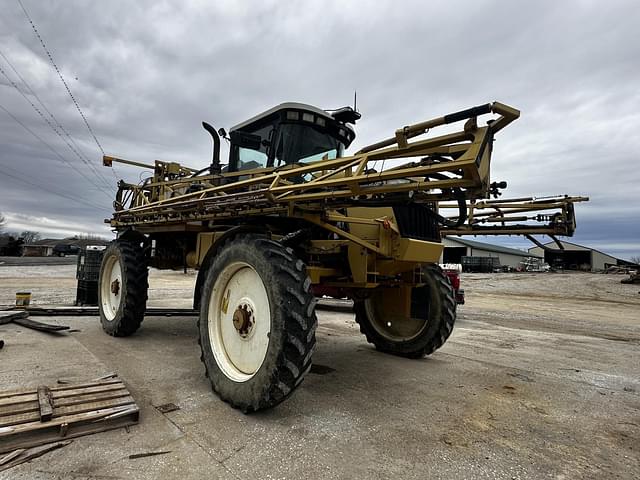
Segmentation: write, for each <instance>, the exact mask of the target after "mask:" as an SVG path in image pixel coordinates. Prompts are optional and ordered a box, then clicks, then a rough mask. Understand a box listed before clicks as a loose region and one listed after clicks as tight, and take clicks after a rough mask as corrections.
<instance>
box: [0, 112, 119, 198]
mask: <svg viewBox="0 0 640 480" xmlns="http://www.w3.org/2000/svg"><path fill="white" fill-rule="evenodd" d="M0 110H3V111H4V112H5V113H6V114H7V115H9V117H11V119H12V120H13V121H14V122H16V123H17V124H18V125H20V126H21V127H22V128H24V129H25V130H26V131H27V132H29V133H30V134H31V135H32V136H34V137H35V138H36V139H37V140H39V141H40V142H41V143H42V144H43V145H45V146H46V147H47V148H48V149H49V150H51V151H52V152H53V153H54V154H55V155H56V157H58V158H59V159H60V161H62V162H63V163H65V164H66V165H68V166H69V167H71V169H72V170H73V171H74V172H76V173H77V174H78V175H81V176H82V177H84V179H85V180H87V181H88V182H90V183H92V184H93V181H92V179H91V177H88V176H87V175H85V174H84V173H83V172H82V171H80V170H78V169H77V168H76V166H75V165H73V164H72V163H71V162H70V161H69V160H67V159H66V158H64V157H63V156H62V155H60V153H59V152H58V151H57V150H56V149H55V148H53V147H52V146H51V145H50V144H49V143H47V142H46V141H45V140H44V139H43V138H42V137H40V135H38V134H37V133H35V132H34V131H33V130H31V129H30V128H29V127H27V126H26V125H25V124H24V123H22V122H21V121H20V119H19V118H17V117H16V116H15V115H13V114H12V113H11V112H10V111H9V110H7V109H6V108H5V107H4V106H3V105H0ZM94 185H95V184H94ZM99 191H100V192H102V193H104V194H105V195H106V196H107V197H109V198H111V195H108V194H107V193H106V192H104V191H103V190H99Z"/></svg>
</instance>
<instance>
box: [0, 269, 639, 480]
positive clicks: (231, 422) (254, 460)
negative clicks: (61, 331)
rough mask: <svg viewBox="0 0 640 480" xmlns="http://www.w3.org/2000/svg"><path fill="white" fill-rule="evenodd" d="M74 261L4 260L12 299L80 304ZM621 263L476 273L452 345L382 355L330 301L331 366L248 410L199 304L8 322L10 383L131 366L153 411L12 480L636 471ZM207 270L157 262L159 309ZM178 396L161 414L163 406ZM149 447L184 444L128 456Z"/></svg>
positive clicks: (1, 329)
mask: <svg viewBox="0 0 640 480" xmlns="http://www.w3.org/2000/svg"><path fill="white" fill-rule="evenodd" d="M74 272H75V266H74V265H44V266H37V265H32V266H11V265H6V264H5V265H0V304H12V303H13V301H14V298H15V292H16V291H18V290H28V291H31V292H33V296H34V303H35V304H54V303H55V304H64V303H66V304H70V303H72V301H73V299H74V296H75V292H74V288H75V280H74ZM620 279H621V277H620V276H618V275H599V274H577V273H576V274H568V273H567V274H495V275H485V274H469V275H464V276H463V279H462V282H463V285H464V288H465V290H466V292H467V305H465V306H464V307H461V308H460V310H459V321H458V323H457V325H456V328H455V330H454V333H453V335H452V337H451V339H450V340H449V341H448V343H447V344H446V345H445V346H444V347H443V348H442V349H441V350H439V351H438V352H436V353H435V354H434V355H432V356H431V357H429V358H427V359H424V360H418V361H411V360H405V359H400V358H395V357H391V356H387V355H384V354H380V353H378V352H376V351H375V350H374V349H373V348H371V347H370V346H369V345H368V344H367V343H366V342H365V340H364V338H363V337H362V336H361V335H360V334H359V333H358V330H357V326H356V325H355V324H354V322H353V317H352V315H351V314H348V313H343V312H336V311H326V310H325V311H320V312H319V319H320V328H319V329H318V350H317V352H316V355H315V357H314V361H315V364H316V365H317V367H316V368H315V370H314V371H312V373H311V374H310V375H309V376H308V377H307V379H306V380H305V382H304V383H303V384H302V386H301V388H300V389H298V391H297V392H296V393H295V394H294V395H293V396H292V397H291V398H290V399H289V400H287V401H286V402H285V403H284V404H282V405H281V406H279V407H278V408H276V409H274V410H271V411H267V412H262V413H259V414H254V415H250V416H245V415H243V414H241V413H239V412H237V411H235V410H232V409H231V408H229V407H228V406H227V405H226V404H224V403H222V402H221V401H219V400H218V399H217V398H216V397H215V396H213V394H212V393H211V391H210V388H209V386H208V384H207V380H206V378H205V377H204V372H203V370H204V369H203V367H202V366H201V364H200V361H199V351H198V346H197V331H196V328H195V320H194V319H193V318H147V319H146V320H145V322H144V323H143V327H142V328H141V330H140V331H139V332H138V333H137V334H136V335H134V336H132V337H129V338H125V339H115V338H111V337H109V336H107V335H105V334H103V333H102V331H101V329H100V327H99V322H98V321H97V319H96V318H89V317H57V318H52V319H48V320H47V319H43V320H47V321H51V322H57V323H62V324H67V325H71V326H72V327H73V328H75V329H78V330H80V331H79V332H75V333H71V334H67V335H60V336H56V337H51V336H47V335H45V334H42V333H38V332H34V331H31V330H26V329H24V328H21V327H18V326H15V325H3V326H0V338H2V339H4V340H5V342H6V346H5V348H4V349H3V350H2V351H0V385H2V386H3V388H17V387H21V386H25V385H38V384H42V383H55V381H56V379H58V378H71V379H78V380H80V379H86V378H93V377H95V376H98V375H100V374H104V373H106V372H110V371H114V370H115V371H117V372H118V373H119V374H120V377H121V378H122V379H123V380H124V381H125V382H126V383H127V384H128V385H129V387H130V390H131V391H132V392H133V395H134V397H135V398H136V400H137V401H138V404H139V405H140V407H141V422H140V424H139V425H137V426H135V427H133V428H131V429H130V432H129V433H127V432H125V431H124V430H117V431H112V432H104V433H100V434H96V435H93V436H88V437H84V438H79V439H76V440H75V441H74V442H73V443H72V444H71V445H69V446H67V447H64V448H63V449H61V450H57V451H56V452H53V453H50V454H47V455H45V456H44V457H41V458H39V459H36V460H34V461H32V462H30V463H27V464H23V465H21V466H19V467H16V468H14V469H12V470H9V471H6V472H3V473H0V479H5V478H6V479H20V478H24V479H32V478H37V479H58V478H60V479H62V478H64V479H67V478H74V479H80V478H83V479H84V478H89V479H107V478H108V479H115V478H176V479H177V478H180V479H182V478H203V477H205V476H207V477H210V478H296V479H297V478H323V479H324V478H416V479H417V478H420V479H423V478H446V479H459V478H469V479H477V478H507V479H525V478H526V479H529V478H530V479H540V478H550V479H575V478H593V479H600V478H628V479H635V478H640V313H639V312H640V294H639V293H638V290H640V288H639V286H638V285H622V284H620V283H619V282H620ZM194 280H195V276H194V275H193V274H191V273H190V274H187V275H183V274H182V273H179V272H157V271H152V273H151V284H152V289H151V292H150V299H151V300H150V306H170V307H185V308H188V307H190V306H191V296H190V288H191V285H192V284H193V282H194ZM167 402H174V403H176V404H177V405H179V406H180V407H181V409H180V410H179V411H176V412H171V413H168V414H161V413H159V412H158V411H157V410H156V409H155V408H153V405H158V404H161V403H167ZM153 450H171V453H170V454H166V455H162V456H157V457H148V458H141V459H137V460H130V459H129V458H128V455H129V454H131V453H139V452H146V451H153Z"/></svg>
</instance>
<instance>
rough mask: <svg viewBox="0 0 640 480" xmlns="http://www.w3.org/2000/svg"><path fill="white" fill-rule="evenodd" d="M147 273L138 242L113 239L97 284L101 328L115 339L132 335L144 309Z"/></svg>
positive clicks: (106, 251) (136, 328) (107, 250)
mask: <svg viewBox="0 0 640 480" xmlns="http://www.w3.org/2000/svg"><path fill="white" fill-rule="evenodd" d="M148 288H149V270H148V269H147V261H146V258H145V255H144V250H143V248H142V246H141V244H140V243H136V242H131V241H126V240H120V239H119V240H114V241H113V242H111V243H110V244H109V246H108V247H107V248H106V249H105V251H104V255H103V257H102V264H101V266H100V277H99V281H98V308H99V310H100V323H102V329H103V330H104V331H105V332H107V333H108V334H109V335H112V336H114V337H127V336H129V335H131V334H132V333H134V332H135V331H136V330H138V328H140V324H141V323H142V320H143V319H144V313H145V310H146V308H147V291H148Z"/></svg>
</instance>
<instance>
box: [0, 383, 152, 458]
mask: <svg viewBox="0 0 640 480" xmlns="http://www.w3.org/2000/svg"><path fill="white" fill-rule="evenodd" d="M47 393H48V395H47ZM47 406H50V407H51V412H50V414H49V412H48V408H47ZM138 417H139V409H138V406H137V405H136V403H135V400H134V399H133V397H132V396H131V393H130V392H129V390H128V389H127V387H126V386H125V385H124V383H123V382H122V380H120V379H119V378H109V379H105V380H99V381H91V382H87V383H82V384H75V385H74V384H66V385H56V386H52V387H45V386H42V387H38V388H31V389H22V390H14V391H6V392H1V391H0V454H2V453H7V452H10V451H12V450H16V449H19V448H31V447H34V446H38V445H43V444H46V443H50V442H55V441H60V440H66V439H68V438H73V437H77V436H80V435H88V434H91V433H97V432H101V431H105V430H110V429H114V428H120V427H124V426H128V425H132V424H135V423H137V422H138Z"/></svg>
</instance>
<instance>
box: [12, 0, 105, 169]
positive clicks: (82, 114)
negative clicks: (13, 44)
mask: <svg viewBox="0 0 640 480" xmlns="http://www.w3.org/2000/svg"><path fill="white" fill-rule="evenodd" d="M18 3H19V4H20V7H21V8H22V11H23V12H24V15H25V16H26V17H27V20H28V21H29V24H31V28H32V29H33V32H34V33H35V35H36V37H38V40H39V41H40V45H42V48H43V49H44V51H45V53H46V54H47V57H49V61H50V62H51V65H53V68H54V69H55V70H56V72H57V74H58V77H60V81H62V84H63V85H64V88H65V89H66V90H67V93H68V94H69V97H71V100H72V101H73V104H74V105H75V106H76V109H77V110H78V113H79V114H80V116H81V117H82V121H83V122H84V124H85V125H86V127H87V130H89V133H90V134H91V136H92V137H93V140H94V141H95V142H96V145H97V146H98V148H99V149H100V152H101V153H102V155H103V156H104V155H105V151H104V148H102V145H101V144H100V142H99V141H98V137H96V134H95V133H94V131H93V128H91V125H89V122H88V120H87V117H86V116H85V114H84V112H83V111H82V109H81V108H80V105H79V104H78V102H77V101H76V98H75V97H74V95H73V93H71V89H70V88H69V85H68V84H67V81H66V80H65V79H64V77H63V76H62V72H61V71H60V69H59V68H58V65H57V64H56V62H55V61H54V60H53V56H52V55H51V52H50V51H49V49H48V48H47V46H46V45H45V43H44V40H43V38H42V36H41V35H40V32H39V31H38V29H37V28H36V25H35V23H34V22H33V20H32V19H31V16H30V15H29V12H27V9H26V8H25V7H24V5H23V3H22V1H21V0H18ZM114 176H115V172H114Z"/></svg>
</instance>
